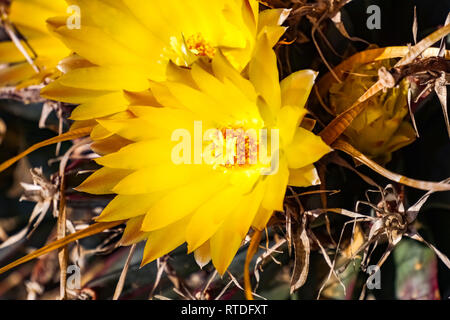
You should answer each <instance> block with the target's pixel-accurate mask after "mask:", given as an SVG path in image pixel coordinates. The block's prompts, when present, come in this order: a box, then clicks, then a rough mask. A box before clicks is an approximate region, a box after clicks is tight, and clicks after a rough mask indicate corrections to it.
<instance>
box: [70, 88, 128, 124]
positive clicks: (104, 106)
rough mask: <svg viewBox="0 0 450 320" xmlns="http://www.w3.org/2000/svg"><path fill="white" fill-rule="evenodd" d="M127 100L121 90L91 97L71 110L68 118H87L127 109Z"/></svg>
mask: <svg viewBox="0 0 450 320" xmlns="http://www.w3.org/2000/svg"><path fill="white" fill-rule="evenodd" d="M127 104H128V102H127V100H126V99H125V97H124V96H123V94H122V93H121V92H114V93H110V94H107V95H104V96H100V97H98V98H93V99H91V100H89V101H87V102H85V103H83V104H81V105H79V106H78V107H76V108H75V110H73V112H72V115H71V117H70V119H72V120H89V119H94V118H100V117H104V116H107V115H110V114H113V113H117V112H121V111H125V110H127Z"/></svg>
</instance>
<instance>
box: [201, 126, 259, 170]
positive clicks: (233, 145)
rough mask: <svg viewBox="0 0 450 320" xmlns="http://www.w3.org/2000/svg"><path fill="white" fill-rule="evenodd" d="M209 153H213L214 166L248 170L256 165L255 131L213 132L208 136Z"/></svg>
mask: <svg viewBox="0 0 450 320" xmlns="http://www.w3.org/2000/svg"><path fill="white" fill-rule="evenodd" d="M210 138H211V139H210V141H212V142H213V143H212V144H211V145H209V150H208V152H207V153H208V154H209V151H214V156H213V158H214V160H213V161H212V163H213V164H214V165H215V166H220V167H225V168H227V169H232V168H244V167H245V168H248V167H251V166H253V165H256V164H258V148H259V146H258V139H257V133H256V130H253V129H250V130H244V129H241V128H237V129H234V128H223V129H220V130H215V131H214V134H213V135H212V136H210Z"/></svg>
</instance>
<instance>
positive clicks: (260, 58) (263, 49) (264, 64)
mask: <svg viewBox="0 0 450 320" xmlns="http://www.w3.org/2000/svg"><path fill="white" fill-rule="evenodd" d="M249 75H250V81H251V82H252V83H253V85H254V86H255V88H256V91H257V93H258V94H260V95H261V96H262V97H263V98H264V100H265V101H266V103H267V105H268V106H269V108H270V111H271V114H272V115H273V116H275V115H276V114H277V112H278V110H279V109H280V106H281V92H280V83H279V75H278V68H277V57H276V55H275V52H274V51H273V50H272V46H271V44H270V42H269V39H268V37H267V34H265V33H264V34H262V35H261V37H260V39H258V41H257V44H256V48H255V55H254V57H253V59H252V60H251V61H250V67H249Z"/></svg>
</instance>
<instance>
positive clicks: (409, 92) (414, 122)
mask: <svg viewBox="0 0 450 320" xmlns="http://www.w3.org/2000/svg"><path fill="white" fill-rule="evenodd" d="M411 100H412V91H411V87H410V88H409V89H408V110H409V116H410V117H411V120H412V123H413V126H414V130H415V131H416V136H417V138H420V135H419V130H418V129H417V124H416V118H415V117H414V113H413V111H412V108H411Z"/></svg>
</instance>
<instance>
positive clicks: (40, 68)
mask: <svg viewBox="0 0 450 320" xmlns="http://www.w3.org/2000/svg"><path fill="white" fill-rule="evenodd" d="M67 8H68V5H67V3H66V1H65V0H12V3H11V6H10V8H9V9H8V8H5V7H3V10H4V12H3V17H2V20H3V21H4V22H5V24H10V25H11V29H12V30H11V31H13V32H15V33H16V30H17V31H18V32H19V33H18V34H16V36H17V39H20V37H24V38H25V39H26V42H25V41H23V40H22V41H20V45H19V46H18V45H16V44H15V43H14V42H13V41H5V42H1V43H0V64H7V65H8V67H6V68H2V69H0V85H1V86H6V85H20V86H21V87H26V86H29V85H36V84H40V83H42V81H43V80H44V78H46V77H48V76H53V75H54V74H55V73H56V74H57V73H58V71H57V69H56V66H57V64H58V62H59V60H61V59H62V58H64V57H65V56H67V55H68V54H69V53H70V50H69V49H67V48H66V47H65V46H64V44H63V43H61V41H59V40H58V39H57V38H55V37H54V36H52V35H51V34H50V31H49V30H48V29H47V25H46V20H47V19H48V18H50V17H54V16H55V15H61V14H64V13H66V11H67ZM8 11H9V12H8ZM14 28H15V30H14ZM18 41H19V40H18ZM19 47H21V48H22V49H23V50H25V51H26V54H24V53H23V52H21V50H20V49H19ZM26 56H28V57H29V58H30V59H31V61H32V63H33V66H32V65H31V63H29V62H27V60H26ZM31 61H30V62H31Z"/></svg>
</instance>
